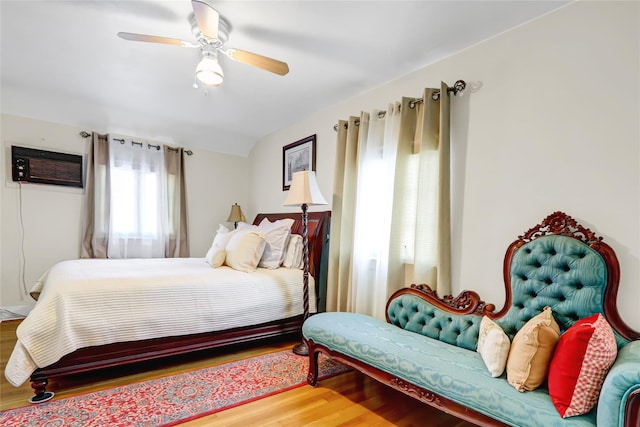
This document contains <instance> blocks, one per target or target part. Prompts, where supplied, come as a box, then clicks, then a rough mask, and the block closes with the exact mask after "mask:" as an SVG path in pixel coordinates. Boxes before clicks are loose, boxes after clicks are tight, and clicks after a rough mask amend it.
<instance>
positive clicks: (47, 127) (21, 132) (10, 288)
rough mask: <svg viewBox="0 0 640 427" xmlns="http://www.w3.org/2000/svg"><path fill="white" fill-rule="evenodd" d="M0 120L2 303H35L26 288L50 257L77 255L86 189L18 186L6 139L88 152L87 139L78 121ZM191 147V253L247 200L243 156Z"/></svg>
mask: <svg viewBox="0 0 640 427" xmlns="http://www.w3.org/2000/svg"><path fill="white" fill-rule="evenodd" d="M1 120H2V121H1V128H0V129H1V137H2V165H3V166H2V169H3V173H2V187H1V189H0V194H1V200H2V207H1V209H0V212H1V215H0V220H1V231H2V234H1V237H0V267H1V276H0V306H2V307H14V306H25V305H32V304H33V301H32V299H31V297H28V296H26V295H25V292H24V288H26V289H27V290H29V289H30V288H31V287H32V286H33V284H34V283H35V280H36V279H37V278H38V277H39V276H40V275H41V274H42V273H44V272H45V271H46V270H47V269H48V268H49V267H50V266H51V265H53V264H54V263H56V262H58V261H62V260H66V259H75V258H78V257H79V255H80V235H81V224H82V220H81V212H82V209H83V208H82V203H83V195H84V193H83V190H82V189H76V188H65V187H58V186H52V185H39V184H23V185H22V190H21V191H20V187H19V186H18V185H17V184H16V183H14V182H13V181H12V180H11V168H10V162H11V145H19V146H25V147H31V148H40V149H44V150H51V151H62V152H68V153H74V154H86V153H87V152H88V148H89V146H88V140H86V139H83V138H81V137H80V136H79V135H78V133H79V132H80V131H81V130H83V129H81V128H77V127H73V126H68V125H62V124H55V123H50V122H44V121H39V120H33V119H27V118H22V117H15V116H9V115H2V118H1ZM87 130H91V129H87ZM98 131H99V132H105V131H101V130H98ZM192 150H193V151H194V154H193V155H192V156H187V157H186V162H185V171H186V185H187V204H188V211H189V227H190V233H189V235H190V250H191V255H192V256H194V257H199V256H200V257H204V255H205V253H206V251H207V249H209V246H210V245H211V241H212V240H213V236H214V233H215V230H216V229H217V227H218V224H220V223H224V224H226V219H227V216H228V215H229V210H230V207H231V205H232V204H233V203H234V202H238V203H239V204H240V205H247V204H248V172H247V170H248V159H247V158H244V157H238V156H231V155H226V154H218V153H213V152H209V151H206V150H199V149H192ZM20 195H22V221H21V220H20V217H21V215H20ZM21 222H22V223H23V224H24V240H23V239H22V238H21V235H22V233H21ZM23 242H24V259H25V260H26V263H24V264H23V262H22V247H23ZM23 265H24V285H23V280H22V278H23V273H22V268H23Z"/></svg>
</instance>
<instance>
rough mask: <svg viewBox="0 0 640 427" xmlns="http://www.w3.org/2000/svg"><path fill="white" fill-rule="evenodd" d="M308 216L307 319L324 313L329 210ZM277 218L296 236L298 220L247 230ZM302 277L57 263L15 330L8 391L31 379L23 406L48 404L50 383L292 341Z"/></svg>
mask: <svg viewBox="0 0 640 427" xmlns="http://www.w3.org/2000/svg"><path fill="white" fill-rule="evenodd" d="M308 215H309V218H308V230H309V232H308V235H309V272H310V275H311V277H310V285H311V286H310V311H311V312H315V311H319V310H320V311H322V310H324V306H325V303H324V298H325V295H326V291H325V289H326V256H327V250H328V240H329V239H328V236H329V226H330V217H331V213H330V212H329V211H326V212H311V213H309V214H308ZM285 218H291V219H293V220H294V221H293V225H292V226H291V233H293V234H300V235H301V234H302V220H301V214H299V213H297V214H293V213H291V214H288V213H286V214H285V213H279V214H258V215H257V216H256V218H255V220H254V222H253V224H254V225H258V224H260V223H261V222H262V221H263V220H264V219H268V220H269V221H272V222H275V221H278V220H281V219H285ZM62 272H63V273H64V276H63V275H62ZM302 276H303V274H302V270H300V269H296V268H277V269H266V268H258V269H257V270H256V271H255V272H252V273H246V272H242V271H237V270H234V269H232V268H230V267H226V266H223V267H220V268H212V267H211V266H210V265H208V264H207V263H206V262H205V260H204V259H203V258H166V259H147V260H131V259H129V260H126V259H125V260H98V259H85V260H70V261H64V262H62V263H59V264H56V265H55V266H53V267H52V268H51V269H50V271H49V272H48V275H47V277H46V280H45V281H44V282H45V283H44V284H43V287H42V296H41V298H40V299H39V300H38V302H37V304H36V307H34V309H33V311H32V312H31V313H30V314H29V316H28V317H27V318H26V319H25V320H24V321H23V322H22V323H21V324H20V326H19V327H18V330H17V335H18V340H17V342H16V346H15V348H14V350H13V352H12V354H11V357H10V359H9V362H8V364H7V367H6V369H5V376H6V377H7V379H8V380H9V382H10V383H11V384H13V385H16V386H17V385H20V384H22V383H23V382H25V381H26V379H28V378H29V377H30V379H31V386H32V388H33V390H34V392H35V396H34V397H33V398H32V399H31V400H32V401H33V402H39V401H44V400H48V398H50V396H51V393H50V392H48V391H47V390H46V387H47V384H48V381H49V380H50V379H52V378H55V377H62V376H67V375H72V374H79V373H82V374H86V375H89V374H90V372H91V371H95V370H98V369H103V368H111V367H116V366H122V365H126V364H131V363H136V362H142V361H148V360H152V359H158V358H162V357H169V356H176V355H181V354H186V353H193V352H197V351H201V350H207V349H214V348H219V347H224V346H230V345H234V344H241V343H249V342H255V341H260V340H266V339H272V338H276V337H284V336H295V335H296V334H300V329H301V325H302V320H303V319H302V280H303V279H302ZM61 277H64V280H66V281H65V282H63V283H62V286H64V288H65V291H64V293H61V292H53V291H51V290H49V289H59V288H60V286H61V284H60V282H61V280H60V278H61ZM47 285H49V287H47ZM90 286H91V287H90ZM87 289H92V290H91V291H90V292H87ZM71 317H73V320H72V321H71V320H70V318H71Z"/></svg>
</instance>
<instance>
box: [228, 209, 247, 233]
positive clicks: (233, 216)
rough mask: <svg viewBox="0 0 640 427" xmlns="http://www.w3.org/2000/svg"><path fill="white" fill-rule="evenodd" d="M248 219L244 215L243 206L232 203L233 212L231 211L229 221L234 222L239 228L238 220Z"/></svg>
mask: <svg viewBox="0 0 640 427" xmlns="http://www.w3.org/2000/svg"><path fill="white" fill-rule="evenodd" d="M246 220H247V219H246V218H245V217H244V214H243V213H242V208H241V207H240V205H238V204H237V203H234V204H233V205H231V212H229V218H227V221H229V222H233V228H238V222H240V221H243V222H244V221H246Z"/></svg>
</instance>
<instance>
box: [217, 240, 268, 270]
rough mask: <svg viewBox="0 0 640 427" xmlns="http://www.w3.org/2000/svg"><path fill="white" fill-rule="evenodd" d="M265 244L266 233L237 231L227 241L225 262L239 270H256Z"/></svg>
mask: <svg viewBox="0 0 640 427" xmlns="http://www.w3.org/2000/svg"><path fill="white" fill-rule="evenodd" d="M264 246H265V239H264V233H262V232H260V231H253V230H247V231H239V232H236V233H234V235H233V236H232V237H231V240H229V243H227V248H226V252H227V254H226V255H227V256H226V259H225V264H226V265H228V266H229V267H231V268H233V269H234V270H238V271H244V272H247V273H251V272H253V271H256V268H257V267H258V263H259V262H260V258H261V257H262V253H263V252H264Z"/></svg>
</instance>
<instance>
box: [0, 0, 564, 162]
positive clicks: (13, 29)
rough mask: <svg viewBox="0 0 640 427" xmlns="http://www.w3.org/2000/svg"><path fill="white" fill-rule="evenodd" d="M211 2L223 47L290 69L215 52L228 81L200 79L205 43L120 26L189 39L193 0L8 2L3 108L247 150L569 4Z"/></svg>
mask: <svg viewBox="0 0 640 427" xmlns="http://www.w3.org/2000/svg"><path fill="white" fill-rule="evenodd" d="M207 1H208V2H209V4H211V5H212V6H214V7H215V8H216V9H217V10H218V11H219V12H220V14H221V15H222V16H224V17H225V18H226V19H228V20H229V21H230V22H231V25H232V32H231V34H230V37H229V41H228V42H227V44H226V47H235V48H238V49H244V50H248V51H251V52H255V53H259V54H262V55H265V56H269V57H273V58H276V59H279V60H282V61H285V62H287V63H288V64H289V68H290V72H289V74H287V75H286V76H284V77H280V76H277V75H275V74H271V73H269V72H266V71H263V70H260V69H257V68H254V67H251V66H248V65H245V64H242V63H238V62H234V61H231V60H229V59H228V58H225V57H223V56H220V63H221V65H222V67H223V69H224V73H225V81H224V84H223V85H222V86H220V87H217V88H211V89H208V90H207V91H205V90H203V89H202V87H201V88H200V89H194V88H193V87H192V84H193V81H194V71H195V67H196V65H197V63H198V61H199V50H198V49H190V48H184V47H176V46H169V45H160V44H152V43H139V42H130V41H125V40H122V39H120V38H118V37H117V36H116V33H117V32H119V31H125V32H132V33H143V34H151V35H158V36H166V37H172V38H178V39H184V40H189V41H195V39H194V37H193V36H192V34H191V26H190V23H189V15H190V14H191V13H192V8H191V2H190V1H188V0H183V1H28V0H24V1H7V0H1V1H0V15H1V40H0V41H1V59H2V63H1V66H2V68H1V73H2V74H1V77H2V86H1V108H2V112H3V113H6V114H13V115H18V116H25V117H32V118H37V119H42V120H47V121H53V122H56V123H65V124H70V125H75V126H80V127H83V128H85V129H86V130H87V131H92V130H95V131H99V132H111V133H116V134H124V135H129V136H136V137H139V138H147V139H153V140H157V141H164V142H169V143H175V144H179V145H184V146H188V147H192V148H194V147H201V148H206V149H210V150H213V151H219V152H224V153H230V154H238V155H243V156H245V155H248V154H249V152H250V151H251V148H252V147H253V145H254V144H255V143H256V142H257V141H258V140H259V139H260V138H261V137H263V136H264V135H267V134H269V133H271V132H274V131H276V130H278V129H280V128H282V127H286V126H288V125H290V124H292V123H295V122H296V121H299V120H300V119H302V118H304V117H306V116H308V115H310V114H313V113H314V112H316V111H319V110H322V109H324V108H326V107H328V106H330V105H333V104H336V103H338V102H340V101H342V100H344V99H348V98H350V97H353V96H355V95H358V94H361V93H363V92H366V91H368V90H370V89H372V88H375V87H377V86H380V85H382V84H384V83H386V82H389V81H391V80H394V79H396V78H398V77H400V76H402V75H405V74H408V73H410V72H412V71H414V70H417V69H420V68H422V67H424V66H426V65H428V64H430V63H433V62H435V61H437V60H439V59H441V58H443V57H446V56H448V55H451V54H452V53H455V52H458V51H460V50H462V49H464V48H465V47H468V46H470V45H473V44H475V43H478V42H479V41H482V40H486V39H488V38H490V37H492V36H494V35H496V34H499V33H502V32H504V31H506V30H508V29H510V28H513V27H515V26H517V25H520V24H522V23H524V22H526V21H529V20H531V19H534V18H536V17H538V16H540V15H542V14H544V13H547V12H549V11H551V10H553V9H556V8H558V7H561V6H562V5H564V4H566V3H568V2H567V1H266V0H263V1H237V0H236V1H214V0H207ZM464 77H466V78H468V79H472V78H473V76H464Z"/></svg>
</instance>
